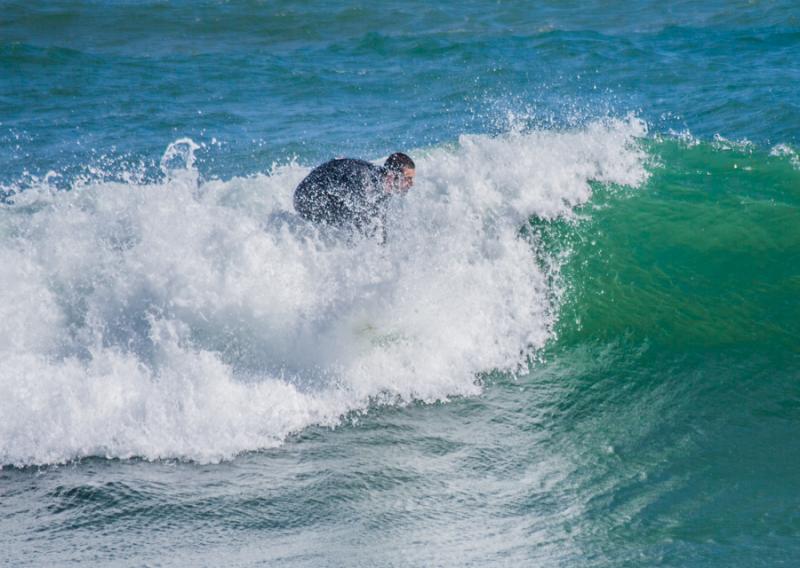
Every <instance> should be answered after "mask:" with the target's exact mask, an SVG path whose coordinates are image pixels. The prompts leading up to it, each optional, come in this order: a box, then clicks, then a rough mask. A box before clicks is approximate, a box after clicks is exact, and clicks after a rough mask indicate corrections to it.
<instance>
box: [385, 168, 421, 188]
mask: <svg viewBox="0 0 800 568" xmlns="http://www.w3.org/2000/svg"><path fill="white" fill-rule="evenodd" d="M416 175H417V171H416V170H415V169H414V168H403V171H402V173H400V172H391V173H389V175H388V176H386V182H387V184H386V185H387V189H388V191H389V193H399V194H400V195H405V194H406V193H408V190H409V189H411V186H412V185H414V176H416Z"/></svg>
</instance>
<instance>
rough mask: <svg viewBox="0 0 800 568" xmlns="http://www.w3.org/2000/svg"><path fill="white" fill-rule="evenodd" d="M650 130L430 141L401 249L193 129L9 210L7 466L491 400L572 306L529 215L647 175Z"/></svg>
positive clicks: (1, 445) (160, 454)
mask: <svg viewBox="0 0 800 568" xmlns="http://www.w3.org/2000/svg"><path fill="white" fill-rule="evenodd" d="M644 133H645V130H644V126H643V124H642V123H640V122H639V121H638V120H636V119H634V118H629V119H627V120H623V121H610V122H602V123H601V122H598V123H595V124H591V125H590V126H588V127H586V128H584V129H582V130H576V131H570V132H528V133H520V132H514V133H510V134H508V135H505V136H500V137H488V136H478V135H474V136H462V137H461V139H460V140H459V142H458V144H457V145H454V146H452V147H441V148H434V149H429V150H427V151H418V152H416V153H415V158H416V161H417V166H418V170H417V171H418V176H417V180H418V181H417V185H416V186H415V188H414V189H413V190H412V192H411V193H410V194H409V196H408V198H407V199H406V200H405V202H404V203H402V204H399V205H398V207H397V208H396V210H395V211H393V215H392V218H391V226H390V231H389V233H390V241H389V243H388V245H386V246H384V247H382V246H380V245H378V244H377V243H375V242H372V241H361V242H358V243H356V244H354V245H351V246H348V245H346V244H344V243H341V242H337V241H334V240H330V239H326V238H323V237H321V236H320V235H318V234H317V233H316V231H315V230H314V229H313V228H311V227H309V226H307V225H306V224H305V223H302V222H300V221H299V220H298V219H297V218H296V217H295V216H294V214H293V213H292V212H291V211H292V206H291V197H292V191H293V188H294V187H295V186H296V184H297V183H298V182H299V181H300V180H301V179H302V178H303V176H304V175H305V174H306V173H308V171H309V169H308V168H305V167H301V166H298V165H296V164H289V165H285V166H281V167H275V168H273V170H272V171H271V172H270V173H269V174H264V175H259V176H255V177H249V178H234V179H232V180H230V181H218V180H217V181H208V182H201V181H199V178H198V175H197V172H196V171H195V170H194V169H193V168H192V167H191V166H192V152H193V150H194V144H193V143H192V142H191V141H190V140H180V141H178V142H176V144H177V145H179V147H178V146H171V147H170V150H168V152H167V153H166V154H165V159H164V161H163V163H162V166H163V167H164V171H165V173H166V174H167V175H168V177H167V179H166V180H165V181H164V182H163V183H159V184H151V185H136V184H133V183H95V184H88V185H85V186H82V187H76V188H75V189H74V190H72V191H69V192H56V191H51V190H50V189H49V188H47V187H46V186H42V187H40V188H38V189H37V188H33V189H29V190H27V191H25V192H22V193H20V194H18V195H17V196H15V199H16V201H17V203H16V204H15V205H12V206H5V207H3V208H2V209H1V210H0V234H2V235H3V238H4V239H5V241H6V243H7V245H6V246H5V247H4V249H3V250H2V251H0V255H2V258H0V266H2V268H0V286H2V292H0V294H1V296H0V332H2V337H3V338H4V342H3V344H2V345H1V346H0V357H1V358H2V361H3V364H2V366H0V392H2V393H3V396H2V397H0V416H1V417H2V419H0V464H16V465H23V464H42V463H53V462H62V461H65V460H70V459H74V458H78V457H82V456H89V455H100V456H108V457H131V456H141V457H144V458H148V459H156V458H166V457H172V458H181V459H193V460H198V461H216V460H220V459H226V458H229V457H231V456H233V455H235V454H236V453H238V452H242V451H247V450H255V449H258V448H264V447H269V446H273V445H276V444H280V443H281V442H282V441H283V440H284V439H285V437H286V436H287V435H288V434H289V433H291V432H294V431H297V430H300V429H302V428H304V427H306V426H308V425H311V424H328V425H332V424H336V423H337V422H338V421H339V420H340V418H341V416H342V415H343V414H344V413H346V412H348V411H351V410H364V409H366V408H368V406H369V405H370V404H375V403H378V402H382V403H404V402H408V401H411V400H423V401H436V400H447V399H449V398H451V397H453V396H461V395H475V394H478V393H479V392H480V388H481V387H480V384H479V382H478V381H477V380H476V375H477V374H478V373H481V372H483V371H488V370H492V369H499V370H503V371H508V372H514V371H516V370H519V369H520V368H521V366H524V364H525V360H526V356H527V355H529V354H530V353H531V352H532V351H533V350H535V349H537V348H540V347H542V346H543V345H544V343H545V342H546V341H547V339H548V338H549V337H550V333H551V329H552V324H553V321H554V317H555V314H554V311H553V309H552V306H550V305H549V304H548V297H549V295H548V290H547V288H546V286H547V284H546V282H547V279H546V275H545V274H543V273H542V270H541V268H540V267H539V265H537V263H536V262H535V261H534V256H533V254H532V251H531V245H530V244H529V243H528V242H526V241H524V240H522V239H520V238H519V236H518V230H519V227H520V226H521V224H522V223H523V222H524V221H525V219H526V218H528V217H529V216H530V215H539V216H542V217H548V218H552V217H557V216H562V215H570V214H571V211H572V209H573V207H574V206H575V205H576V204H579V203H582V202H585V201H586V200H587V199H589V198H590V195H591V189H590V186H589V183H588V182H589V181H590V180H597V181H601V182H610V183H618V184H632V185H636V184H639V183H641V182H642V181H643V180H644V179H645V177H646V172H645V170H644V169H643V165H642V164H643V160H644V155H643V153H642V151H641V150H640V149H639V148H638V147H637V144H636V139H637V138H638V137H640V136H642V135H644ZM176 156H178V158H180V159H182V160H183V161H184V163H185V164H186V165H187V166H188V168H184V169H181V168H180V167H176V166H175V161H176Z"/></svg>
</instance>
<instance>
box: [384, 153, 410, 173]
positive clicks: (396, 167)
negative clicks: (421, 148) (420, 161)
mask: <svg viewBox="0 0 800 568" xmlns="http://www.w3.org/2000/svg"><path fill="white" fill-rule="evenodd" d="M383 167H384V168H386V169H387V171H390V172H400V173H402V171H403V170H404V169H406V168H410V169H412V170H416V169H417V166H415V165H414V160H412V159H411V158H409V157H408V156H406V155H405V154H403V153H401V152H395V153H394V154H392V155H391V156H389V157H388V158H386V161H385V162H384V163H383Z"/></svg>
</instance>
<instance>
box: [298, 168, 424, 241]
mask: <svg viewBox="0 0 800 568" xmlns="http://www.w3.org/2000/svg"><path fill="white" fill-rule="evenodd" d="M415 174H416V166H415V165H414V161H413V160H412V159H411V158H409V157H408V156H407V155H405V154H402V153H400V152H397V153H395V154H392V155H391V156H389V157H388V158H387V159H386V161H385V162H384V164H383V166H376V165H374V164H371V163H369V162H366V161H364V160H356V159H352V158H338V159H335V160H331V161H329V162H325V163H324V164H322V165H320V166H317V167H316V168H314V169H313V170H312V171H311V173H310V174H308V175H307V176H306V178H305V179H304V180H303V181H301V182H300V185H298V186H297V189H295V190H294V208H295V210H296V211H297V212H298V213H299V214H300V216H301V217H303V218H304V219H307V220H308V221H311V222H313V223H317V224H320V225H330V226H334V227H337V228H341V229H345V230H349V231H357V232H358V233H360V234H362V235H364V236H368V237H372V236H378V238H379V240H380V242H382V243H385V242H386V212H387V209H388V207H389V201H390V199H391V198H392V197H393V196H395V195H405V194H406V193H407V192H408V190H409V189H410V188H411V186H412V185H414V176H415Z"/></svg>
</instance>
